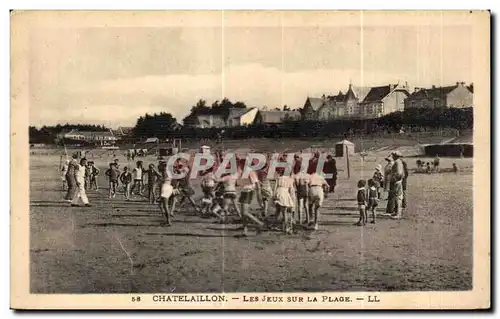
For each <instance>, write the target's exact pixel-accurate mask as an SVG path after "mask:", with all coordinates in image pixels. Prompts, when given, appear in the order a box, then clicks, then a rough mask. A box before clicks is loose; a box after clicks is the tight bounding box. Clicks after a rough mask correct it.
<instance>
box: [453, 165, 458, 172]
mask: <svg viewBox="0 0 500 319" xmlns="http://www.w3.org/2000/svg"><path fill="white" fill-rule="evenodd" d="M452 165H453V173H455V174H456V173H458V166H457V163H453V164H452Z"/></svg>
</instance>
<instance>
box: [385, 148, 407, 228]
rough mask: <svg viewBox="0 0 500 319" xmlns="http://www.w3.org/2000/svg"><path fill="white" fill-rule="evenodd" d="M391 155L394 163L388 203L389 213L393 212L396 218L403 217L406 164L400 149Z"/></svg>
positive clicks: (392, 214) (392, 215) (393, 216)
mask: <svg viewBox="0 0 500 319" xmlns="http://www.w3.org/2000/svg"><path fill="white" fill-rule="evenodd" d="M391 157H392V158H393V159H394V164H393V165H392V168H391V179H390V185H389V202H390V203H388V204H387V213H389V214H391V217H392V218H394V219H400V218H401V217H402V209H403V178H404V176H405V173H404V171H405V170H404V165H403V161H402V160H401V158H402V157H403V155H402V154H401V153H400V152H399V151H395V152H392V153H391Z"/></svg>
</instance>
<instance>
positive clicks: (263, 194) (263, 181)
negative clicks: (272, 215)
mask: <svg viewBox="0 0 500 319" xmlns="http://www.w3.org/2000/svg"><path fill="white" fill-rule="evenodd" d="M257 177H258V179H259V183H260V185H259V189H258V190H257V198H258V200H259V203H260V206H261V207H262V213H261V217H262V218H267V211H268V209H269V200H270V199H271V198H272V197H273V189H272V187H271V182H270V181H269V179H268V178H267V167H264V168H263V169H261V170H259V171H258V173H257Z"/></svg>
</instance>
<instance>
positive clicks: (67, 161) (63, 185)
mask: <svg viewBox="0 0 500 319" xmlns="http://www.w3.org/2000/svg"><path fill="white" fill-rule="evenodd" d="M68 165H69V160H66V162H65V164H63V165H62V167H61V180H62V190H63V191H65V190H66V172H67V171H68Z"/></svg>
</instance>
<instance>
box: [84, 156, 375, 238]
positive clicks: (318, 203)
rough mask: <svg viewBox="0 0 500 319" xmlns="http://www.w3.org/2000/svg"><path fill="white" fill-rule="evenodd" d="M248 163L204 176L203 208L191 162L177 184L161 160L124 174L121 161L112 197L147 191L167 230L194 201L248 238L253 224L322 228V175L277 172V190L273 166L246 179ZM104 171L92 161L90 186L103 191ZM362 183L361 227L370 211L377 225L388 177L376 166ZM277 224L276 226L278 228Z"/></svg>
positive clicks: (115, 165) (113, 173) (112, 169)
mask: <svg viewBox="0 0 500 319" xmlns="http://www.w3.org/2000/svg"><path fill="white" fill-rule="evenodd" d="M244 165H245V164H243V166H239V167H238V171H237V173H234V174H230V173H226V174H223V175H222V176H220V178H217V177H216V175H215V174H214V172H215V168H211V169H208V170H206V171H204V172H201V173H200V176H199V177H200V179H201V191H202V193H203V197H202V199H201V202H200V204H199V205H198V204H197V203H196V202H195V200H194V198H193V196H194V194H195V190H194V188H193V187H192V185H191V178H190V167H189V165H188V164H187V163H182V162H176V163H175V164H174V172H175V173H184V177H183V178H180V179H172V178H171V177H170V175H169V174H168V173H167V170H166V162H165V161H163V160H160V162H159V164H158V167H157V168H156V167H155V165H154V164H149V165H148V168H147V169H145V168H144V167H143V162H142V161H138V162H137V163H136V167H135V168H134V169H132V170H130V169H129V168H128V167H127V166H125V167H124V168H123V171H121V170H120V165H119V162H118V159H115V160H114V161H113V162H112V163H110V164H109V168H108V169H107V170H106V171H105V173H104V174H105V176H106V177H107V179H108V182H109V198H115V197H116V194H117V192H118V187H119V185H120V184H121V185H122V186H123V193H124V195H125V199H126V200H130V199H131V195H132V194H133V193H134V191H135V194H136V195H141V196H143V193H144V191H145V190H146V189H147V191H148V193H147V197H148V200H149V203H150V204H155V203H158V205H159V208H160V210H161V212H162V214H163V215H164V216H165V219H166V222H165V225H167V226H170V225H171V224H172V221H171V218H172V217H173V216H174V211H175V206H176V204H177V203H179V204H182V203H183V202H184V201H186V200H187V201H188V202H190V204H191V205H192V206H193V208H194V209H195V211H196V213H197V214H200V215H201V216H203V217H216V218H217V219H218V221H219V222H220V223H226V222H227V218H228V216H231V215H235V216H237V217H238V218H239V219H240V220H241V222H242V224H243V226H242V229H243V234H244V235H247V232H248V228H249V226H250V225H252V226H255V227H256V228H257V231H258V232H260V231H261V230H262V229H264V228H266V227H269V226H271V227H272V228H276V227H279V226H277V225H280V224H281V230H282V231H283V232H285V233H287V234H290V233H292V232H293V229H294V227H295V226H296V225H298V224H302V225H303V226H304V227H306V228H309V229H314V230H317V229H318V225H319V220H320V212H319V210H320V208H321V207H322V205H323V201H324V198H325V196H327V194H328V191H329V184H328V183H327V181H326V180H325V178H324V176H323V174H318V173H316V172H313V171H309V172H294V173H292V174H291V175H290V176H286V175H285V174H284V170H277V171H276V174H275V176H276V178H275V183H274V187H272V186H271V181H270V180H269V179H268V165H266V166H265V167H264V168H263V169H260V170H258V171H253V170H250V169H249V172H248V174H247V177H245V178H241V177H240V176H241V175H242V172H243V171H244V170H245V168H246V167H245V166H244ZM99 173H100V172H99V169H98V168H97V167H96V166H95V165H94V163H93V162H92V161H89V162H88V164H87V167H86V175H85V176H86V183H85V184H86V187H88V188H89V189H95V190H98V183H97V176H98V175H99ZM366 184H367V183H366V181H365V180H360V181H359V182H358V185H357V186H358V191H357V202H358V207H359V211H360V217H359V220H358V222H357V223H356V225H359V226H362V225H365V224H366V223H368V212H369V211H371V215H372V220H371V223H375V220H376V218H375V210H376V208H377V206H378V202H379V200H380V199H381V194H382V189H383V187H384V174H383V173H382V167H381V166H380V165H378V166H377V168H376V171H375V173H374V175H373V177H372V178H371V179H369V180H368V188H367V187H366ZM238 189H240V191H239V195H238ZM254 199H256V200H257V203H258V207H259V209H258V212H257V213H256V214H255V213H253V212H252V211H251V209H250V206H251V204H252V202H253V201H254ZM270 204H274V206H275V213H274V217H275V218H269V217H270V215H269V214H268V212H269V205H270ZM273 222H274V223H273Z"/></svg>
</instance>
